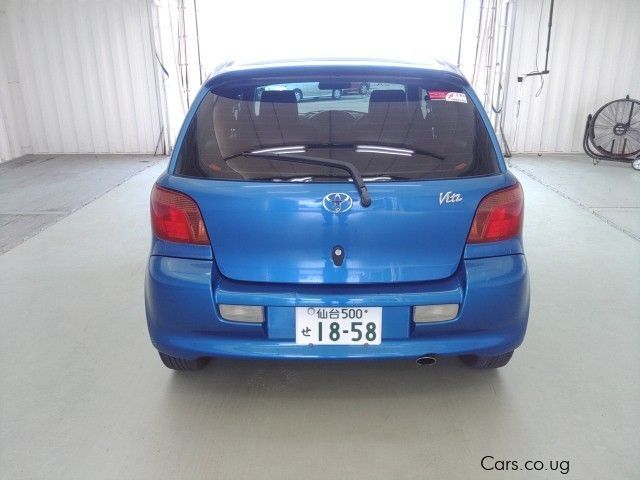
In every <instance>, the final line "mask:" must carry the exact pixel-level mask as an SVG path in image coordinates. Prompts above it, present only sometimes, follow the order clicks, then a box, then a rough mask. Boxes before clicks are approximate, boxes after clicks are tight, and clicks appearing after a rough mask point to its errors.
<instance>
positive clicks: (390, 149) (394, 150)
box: [306, 143, 445, 161]
mask: <svg viewBox="0 0 640 480" xmlns="http://www.w3.org/2000/svg"><path fill="white" fill-rule="evenodd" d="M306 148H307V149H309V150H312V149H321V148H352V149H355V150H356V151H358V150H361V151H363V152H364V151H368V152H370V153H388V154H389V155H394V154H395V155H403V154H406V153H404V152H411V155H413V154H418V155H424V156H425V157H433V158H435V159H437V160H440V161H442V160H444V159H445V158H444V157H443V156H442V155H438V154H437V153H434V152H429V151H428V150H421V149H419V148H414V147H406V148H399V147H394V146H391V145H375V144H374V145H360V144H356V143H312V144H309V145H306ZM373 150H376V151H373Z"/></svg>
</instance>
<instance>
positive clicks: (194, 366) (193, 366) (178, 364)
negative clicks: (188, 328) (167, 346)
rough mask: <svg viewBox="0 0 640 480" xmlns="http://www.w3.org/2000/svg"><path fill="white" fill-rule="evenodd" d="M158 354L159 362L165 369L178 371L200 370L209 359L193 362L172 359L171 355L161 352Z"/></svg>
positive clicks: (177, 358) (199, 359)
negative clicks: (160, 361)
mask: <svg viewBox="0 0 640 480" xmlns="http://www.w3.org/2000/svg"><path fill="white" fill-rule="evenodd" d="M158 353H159V354H160V360H162V363H164V366H165V367H167V368H170V369H171V370H178V371H195V370H202V369H203V368H204V367H205V366H206V365H207V363H209V360H210V359H209V358H196V359H195V360H189V359H188V358H179V357H172V356H171V355H167V354H166V353H162V352H158Z"/></svg>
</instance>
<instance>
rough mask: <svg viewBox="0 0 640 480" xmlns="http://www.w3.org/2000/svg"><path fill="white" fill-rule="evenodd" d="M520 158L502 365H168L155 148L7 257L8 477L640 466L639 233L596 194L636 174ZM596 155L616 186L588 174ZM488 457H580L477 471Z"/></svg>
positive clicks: (0, 419) (3, 273)
mask: <svg viewBox="0 0 640 480" xmlns="http://www.w3.org/2000/svg"><path fill="white" fill-rule="evenodd" d="M513 165H514V167H515V168H514V170H515V172H516V174H517V175H518V176H519V177H520V178H521V181H522V184H523V186H524V189H525V193H526V198H527V216H526V226H525V230H526V232H525V236H526V248H527V255H528V260H529V264H530V269H531V279H532V309H531V320H530V328H529V332H528V335H527V338H526V340H525V344H524V345H523V346H522V347H521V348H520V349H519V350H518V351H517V352H516V355H515V356H514V358H513V360H512V362H511V363H510V364H509V365H508V366H507V367H506V368H504V369H501V370H499V371H488V372H482V371H472V370H468V369H466V368H465V367H464V366H462V365H461V364H460V363H459V362H458V361H457V360H444V361H441V362H440V363H438V364H437V365H435V366H434V367H422V368H419V367H416V366H415V365H413V364H412V363H410V362H400V363H373V362H367V363H331V364H324V363H287V362H283V361H276V362H257V363H256V362H244V361H232V360H221V361H218V362H215V363H213V364H212V365H211V366H210V367H209V368H208V369H207V370H205V371H203V372H199V373H194V374H175V373H172V372H170V371H169V370H167V369H165V368H164V367H163V366H161V364H160V361H159V359H158V358H157V355H156V353H155V351H154V350H153V348H152V346H151V344H150V343H149V340H148V338H147V332H146V325H145V319H144V307H143V301H142V294H143V274H144V268H145V262H146V254H147V251H148V247H149V235H150V233H149V226H148V223H149V222H148V219H147V215H148V203H147V202H148V194H149V190H150V187H151V184H152V182H153V181H154V179H155V177H156V176H157V175H158V174H159V173H160V171H161V169H162V168H163V165H161V164H157V165H155V166H153V167H151V168H149V169H147V170H145V171H143V172H142V173H140V174H138V175H136V176H134V177H132V178H131V179H129V180H128V181H126V182H125V183H123V184H122V185H120V186H118V187H117V188H114V189H113V190H111V191H109V192H108V193H106V194H105V195H103V196H102V197H100V198H99V199H97V200H96V201H94V202H92V203H89V204H88V205H86V206H85V207H84V208H82V209H80V210H78V211H76V212H75V213H73V214H71V215H69V216H67V217H65V218H63V219H61V220H60V221H59V222H57V223H56V224H55V225H53V226H51V227H49V228H48V229H46V230H44V231H43V232H42V233H40V234H38V235H37V236H35V237H33V238H31V239H29V240H27V241H25V242H24V243H22V244H21V245H19V246H17V247H15V248H13V249H11V250H10V251H8V252H7V253H5V254H3V255H1V256H0V305H2V309H1V311H0V325H1V327H2V336H1V337H0V365H2V367H1V370H0V478H2V479H12V480H13V479H48V480H49V479H51V480H53V479H65V480H68V479H83V480H84V479H114V478H117V479H137V480H140V479H158V478H161V479H164V478H172V479H199V478H203V479H204V478H215V479H218V478H220V479H266V478H274V479H290V478H291V479H294V478H295V479H299V478H304V479H327V478H345V479H347V478H348V479H355V478H366V479H385V480H389V479H412V480H413V479H417V478H420V479H422V478H424V479H431V478H433V479H465V480H468V479H474V480H475V479H484V478H487V479H495V478H508V479H513V478H520V477H522V478H577V479H581V480H582V479H602V478H615V479H637V478H640V457H639V455H638V452H640V436H639V435H638V429H639V427H640V407H639V406H640V382H639V381H638V380H640V375H639V374H640V349H639V345H640V322H639V321H638V320H639V312H640V297H639V295H638V278H640V243H639V242H638V241H637V239H635V238H633V237H632V236H631V235H630V234H629V233H628V232H624V231H622V230H621V229H620V228H618V227H619V225H612V224H611V223H608V222H606V221H604V220H603V218H602V217H601V216H600V215H596V214H594V213H592V212H591V208H594V210H595V209H596V207H597V209H598V211H597V212H595V213H598V214H599V213H601V212H600V209H601V208H603V205H602V202H603V200H602V199H610V200H611V201H612V202H614V203H612V205H616V207H615V208H619V209H621V210H623V209H627V208H628V207H631V208H632V209H636V210H637V206H638V205H637V201H638V198H637V197H638V195H637V194H638V191H640V190H638V189H635V191H634V190H631V188H632V187H629V186H628V185H635V184H636V183H637V181H638V176H639V174H638V173H637V172H634V171H632V170H631V169H630V168H627V169H621V168H620V167H618V166H608V165H600V166H598V167H594V166H592V165H590V163H589V160H588V159H587V158H586V157H583V158H582V159H581V160H580V161H578V160H576V161H571V162H570V163H569V164H568V163H567V160H566V159H562V158H560V159H558V158H550V157H542V158H540V159H535V161H534V160H533V159H531V158H518V159H514V160H513ZM534 169H535V170H534ZM589 170H593V171H597V176H598V177H602V178H603V179H609V180H608V181H605V183H606V184H613V183H615V185H616V186H618V188H612V189H610V191H609V192H608V195H605V196H602V192H601V191H600V190H599V189H598V188H583V187H582V186H581V185H577V184H578V183H580V184H581V183H582V181H581V179H582V178H592V177H589V175H595V174H591V173H589V172H588V171H589ZM579 172H582V174H584V177H583V176H581V175H582V174H580V173H579ZM559 176H561V179H562V183H560V182H559V181H558V178H559ZM533 177H535V179H534V178H533ZM572 178H573V180H572ZM594 181H595V180H594ZM554 182H555V183H554ZM621 184H624V185H627V186H625V187H622V186H621ZM547 185H549V186H547ZM551 187H553V188H551ZM627 188H629V190H627ZM621 189H622V190H621ZM556 190H557V191H556ZM619 191H626V192H631V191H634V192H635V195H631V197H630V198H626V197H624V198H618V197H615V195H617V192H619ZM558 192H560V193H561V194H559V193H558ZM610 196H614V197H611V198H610ZM592 205H593V206H594V207H591V206H592ZM624 212H626V210H624ZM624 212H623V218H622V220H621V221H620V223H621V225H631V223H630V224H627V223H626V222H627V220H626V218H627V217H626V214H624ZM636 213H637V211H636ZM612 222H613V220H612ZM486 455H491V456H493V457H495V459H496V460H517V461H519V462H520V464H521V465H522V462H524V461H526V460H542V461H545V462H547V461H549V460H558V461H563V460H564V461H569V462H570V472H569V474H567V475H561V474H560V473H559V472H553V471H542V472H536V473H529V474H527V473H522V474H520V473H517V474H516V473H510V472H498V471H491V472H484V471H483V470H482V469H481V466H480V462H481V459H482V458H483V457H484V456H486Z"/></svg>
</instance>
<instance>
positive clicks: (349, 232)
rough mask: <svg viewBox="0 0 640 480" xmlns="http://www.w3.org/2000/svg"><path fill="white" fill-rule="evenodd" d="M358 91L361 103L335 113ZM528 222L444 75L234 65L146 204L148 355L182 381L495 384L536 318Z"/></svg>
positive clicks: (437, 71) (217, 81)
mask: <svg viewBox="0 0 640 480" xmlns="http://www.w3.org/2000/svg"><path fill="white" fill-rule="evenodd" d="M354 84H360V85H362V84H366V85H368V86H369V88H368V89H367V90H365V91H364V92H361V93H360V94H355V95H342V92H343V90H347V89H349V88H351V86H352V85H354ZM309 91H313V92H326V95H323V94H316V95H314V96H313V97H306V98H305V92H309ZM523 205H524V202H523V194H522V188H521V187H520V184H519V183H518V181H517V180H516V179H515V177H514V176H513V175H512V174H511V173H509V172H508V171H507V168H506V165H505V162H504V159H503V157H502V155H501V152H500V148H499V145H498V142H497V139H496V136H495V134H494V132H493V129H492V128H491V125H490V124H489V120H488V118H487V116H486V115H485V113H484V111H483V108H482V106H481V104H480V102H479V100H478V98H477V96H476V94H475V93H474V92H473V90H472V88H471V87H470V86H469V83H468V82H467V81H466V80H465V79H464V77H463V76H462V75H461V74H460V72H459V71H457V70H456V69H455V68H453V67H451V66H449V65H447V64H444V63H434V64H431V65H416V64H410V63H397V62H381V61H365V60H350V61H345V60H321V61H300V62H298V61H291V62H274V63H268V64H245V65H236V64H228V65H225V66H223V67H222V68H220V69H219V70H218V71H217V72H216V73H215V74H213V75H212V76H211V77H210V78H209V79H208V80H207V81H206V83H205V84H204V86H203V87H202V89H201V90H200V92H199V93H198V95H197V97H196V98H195V100H194V102H193V105H192V107H191V109H190V110H189V113H188V115H187V117H186V119H185V122H184V125H183V127H182V130H181V131H180V134H179V136H178V139H177V143H176V148H175V150H174V152H173V155H172V157H171V161H170V163H169V167H168V169H167V171H166V172H165V173H163V174H162V175H161V176H160V178H159V179H158V181H157V183H156V185H155V186H154V188H153V191H152V193H151V223H152V228H153V242H152V247H151V254H150V257H149V264H148V272H147V277H146V286H145V287H146V288H145V300H146V312H147V321H148V326H149V333H150V335H151V340H152V341H153V345H154V346H155V347H156V348H157V349H158V351H159V352H160V357H161V359H162V361H163V362H164V364H165V365H166V366H167V367H169V368H173V369H176V370H194V369H198V368H201V367H203V366H204V365H205V364H206V363H207V362H208V360H209V359H210V358H212V357H245V358H289V359H303V358H310V359H311V358H312V359H365V358H375V359H395V358H414V359H416V360H417V361H418V363H421V364H427V363H433V362H434V361H436V359H437V358H438V357H444V356H452V355H456V356H460V357H461V358H462V360H463V361H464V362H465V363H467V364H468V365H470V366H472V367H475V368H496V367H501V366H503V365H505V364H506V363H507V362H508V361H509V359H510V358H511V356H512V354H513V351H514V349H515V348H516V347H518V346H519V345H520V344H521V343H522V341H523V338H524V335H525V330H526V326H527V318H528V313H529V281H528V273H527V264H526V261H525V257H524V253H523V246H522V221H523Z"/></svg>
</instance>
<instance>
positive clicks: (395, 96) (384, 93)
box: [369, 90, 407, 103]
mask: <svg viewBox="0 0 640 480" xmlns="http://www.w3.org/2000/svg"><path fill="white" fill-rule="evenodd" d="M406 100H407V94H406V93H404V90H374V91H373V92H371V97H369V103H374V102H404V101H406Z"/></svg>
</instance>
